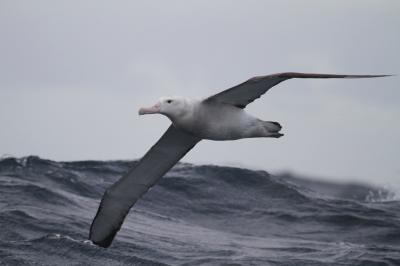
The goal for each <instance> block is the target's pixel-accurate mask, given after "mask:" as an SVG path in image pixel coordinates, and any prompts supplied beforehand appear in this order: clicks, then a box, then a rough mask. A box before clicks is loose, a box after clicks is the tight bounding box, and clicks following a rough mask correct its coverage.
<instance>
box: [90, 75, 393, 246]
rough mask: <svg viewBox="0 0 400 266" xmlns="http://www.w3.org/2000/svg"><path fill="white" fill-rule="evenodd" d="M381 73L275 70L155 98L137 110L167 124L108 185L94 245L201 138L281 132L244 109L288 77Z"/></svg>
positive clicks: (104, 241)
mask: <svg viewBox="0 0 400 266" xmlns="http://www.w3.org/2000/svg"><path fill="white" fill-rule="evenodd" d="M384 76H386V75H334V74H310V73H295V72H287V73H278V74H273V75H267V76H260V77H254V78H251V79H249V80H247V81H245V82H243V83H241V84H239V85H237V86H234V87H232V88H230V89H227V90H225V91H222V92H220V93H218V94H216V95H213V96H211V97H209V98H206V99H204V100H195V99H187V98H182V97H168V98H160V100H159V102H157V103H156V104H155V105H154V106H152V107H149V108H141V109H140V110H139V114H141V115H142V114H163V115H165V116H167V117H168V118H169V119H170V120H171V121H172V125H171V126H170V127H169V128H168V130H167V131H166V132H165V133H164V135H163V136H162V137H161V138H160V139H159V140H158V141H157V143H156V144H155V145H154V146H153V147H151V149H150V150H149V151H148V152H147V153H146V154H145V155H144V156H143V158H142V159H141V160H140V161H139V162H138V163H137V164H136V165H135V166H134V167H133V168H132V169H131V170H130V171H129V172H128V173H127V174H126V175H124V176H123V177H122V178H121V179H119V180H118V181H117V182H116V183H114V184H113V185H112V186H111V187H109V188H108V189H107V190H106V191H105V193H104V195H103V198H102V200H101V203H100V206H99V209H98V211H97V214H96V217H95V218H94V220H93V222H92V225H91V227H90V234H89V238H90V239H91V240H92V241H93V243H95V244H97V245H99V246H102V247H108V246H109V245H110V244H111V242H112V240H113V239H114V237H115V234H116V233H117V232H118V230H119V229H120V227H121V225H122V223H123V221H124V219H125V216H126V215H127V214H128V212H129V210H130V208H131V207H132V206H133V205H134V204H135V202H136V201H137V200H138V199H139V198H140V197H141V196H142V195H143V194H145V193H146V192H147V191H148V190H149V189H150V187H152V186H153V185H154V184H156V182H157V181H158V180H159V179H160V178H161V177H162V176H163V175H164V174H165V173H166V172H167V171H168V170H169V169H170V168H171V167H173V166H174V165H175V164H176V163H177V162H178V161H179V160H180V159H181V158H182V157H183V156H184V155H185V154H186V153H187V152H188V151H189V150H191V149H192V148H193V147H194V146H195V145H196V144H197V143H198V142H199V141H201V140H202V139H210V140H235V139H242V138H255V137H272V138H279V137H281V136H283V134H281V133H280V132H279V131H280V130H281V126H280V125H279V123H277V122H269V121H262V120H260V119H258V118H256V117H254V116H252V115H250V114H248V113H246V112H245V111H244V108H245V107H246V106H247V105H248V104H249V103H251V102H253V101H254V100H255V99H257V98H260V97H261V96H262V95H263V94H264V93H265V92H267V91H268V90H269V89H270V88H272V87H274V86H275V85H277V84H279V83H280V82H282V81H285V80H288V79H292V78H374V77H384Z"/></svg>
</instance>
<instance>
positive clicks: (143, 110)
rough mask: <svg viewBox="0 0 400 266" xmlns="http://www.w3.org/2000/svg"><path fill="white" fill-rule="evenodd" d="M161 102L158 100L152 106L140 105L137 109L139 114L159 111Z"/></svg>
mask: <svg viewBox="0 0 400 266" xmlns="http://www.w3.org/2000/svg"><path fill="white" fill-rule="evenodd" d="M160 107H161V103H160V102H158V103H156V104H155V105H153V106H152V107H142V108H140V109H139V115H146V114H156V113H159V112H160Z"/></svg>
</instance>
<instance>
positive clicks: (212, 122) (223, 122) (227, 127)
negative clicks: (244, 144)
mask: <svg viewBox="0 0 400 266" xmlns="http://www.w3.org/2000/svg"><path fill="white" fill-rule="evenodd" d="M253 120H254V119H253V118H252V117H251V116H249V115H248V114H247V113H245V112H244V111H243V110H242V109H239V108H236V107H234V106H228V105H219V106H218V105H216V106H210V105H208V106H205V107H203V108H198V109H197V110H195V111H194V112H193V113H191V114H190V115H188V116H184V117H182V118H181V119H177V120H175V121H174V120H173V123H174V125H175V126H176V127H177V128H179V129H182V130H184V131H186V132H189V133H190V134H192V135H195V136H197V137H200V138H202V139H210V140H235V139H240V138H244V137H247V135H246V134H247V131H248V129H249V128H250V127H251V125H252V123H254V121H253Z"/></svg>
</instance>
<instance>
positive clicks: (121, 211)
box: [89, 125, 200, 247]
mask: <svg viewBox="0 0 400 266" xmlns="http://www.w3.org/2000/svg"><path fill="white" fill-rule="evenodd" d="M199 141H200V139H199V138H197V137H194V136H192V135H189V134H187V133H185V132H183V131H181V130H179V129H176V128H175V127H174V126H173V125H171V126H170V127H169V128H168V130H167V131H166V132H165V133H164V135H163V136H162V137H161V138H160V140H159V141H158V142H157V143H156V144H155V145H154V146H153V147H152V148H151V149H150V150H149V151H148V152H147V153H146V154H145V156H144V157H143V158H142V159H141V160H140V161H139V163H138V164H137V165H136V166H135V167H134V168H133V169H131V170H130V171H129V172H128V173H127V174H126V175H124V176H123V177H122V178H121V179H119V180H118V181H117V182H116V183H114V184H113V185H112V186H111V187H110V188H108V189H107V190H106V192H105V193H104V195H103V198H102V200H101V203H100V206H99V209H98V210H97V214H96V217H95V218H94V220H93V222H92V225H91V227H90V233H89V239H90V240H91V241H92V242H93V243H95V244H97V245H99V246H102V247H108V246H109V245H111V242H112V240H113V239H114V237H115V235H116V233H117V232H118V231H119V229H120V228H121V225H122V223H123V221H124V219H125V216H126V215H127V214H128V212H129V209H130V208H131V207H132V206H133V205H134V204H135V202H136V201H137V200H138V199H139V198H140V197H141V196H142V195H143V194H145V193H146V192H147V191H148V190H149V189H150V187H152V186H153V185H154V184H155V183H156V182H157V181H158V180H159V179H160V178H161V177H162V176H163V175H164V174H165V173H166V172H167V171H168V170H169V169H171V168H172V167H173V166H174V165H175V164H176V163H177V162H178V161H179V160H180V159H181V158H182V157H183V156H184V155H185V154H186V153H187V152H188V151H189V150H190V149H192V148H193V147H194V146H195V145H196V143H197V142H199Z"/></svg>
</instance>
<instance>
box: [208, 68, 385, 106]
mask: <svg viewBox="0 0 400 266" xmlns="http://www.w3.org/2000/svg"><path fill="white" fill-rule="evenodd" d="M385 76H390V75H337V74H314V73H296V72H286V73H278V74H272V75H267V76H258V77H254V78H251V79H249V80H247V81H245V82H243V83H241V84H239V85H237V86H235V87H232V88H230V89H227V90H225V91H222V92H220V93H218V94H216V95H213V96H211V97H209V98H207V99H206V101H218V102H221V103H225V104H230V105H234V106H236V107H239V108H245V107H246V106H247V105H248V104H249V103H251V102H253V101H254V100H256V99H257V98H260V97H261V96H262V95H263V94H264V93H266V92H267V91H268V90H269V89H270V88H272V87H273V86H275V85H277V84H279V83H281V82H282V81H285V80H287V79H291V78H377V77H385Z"/></svg>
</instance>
